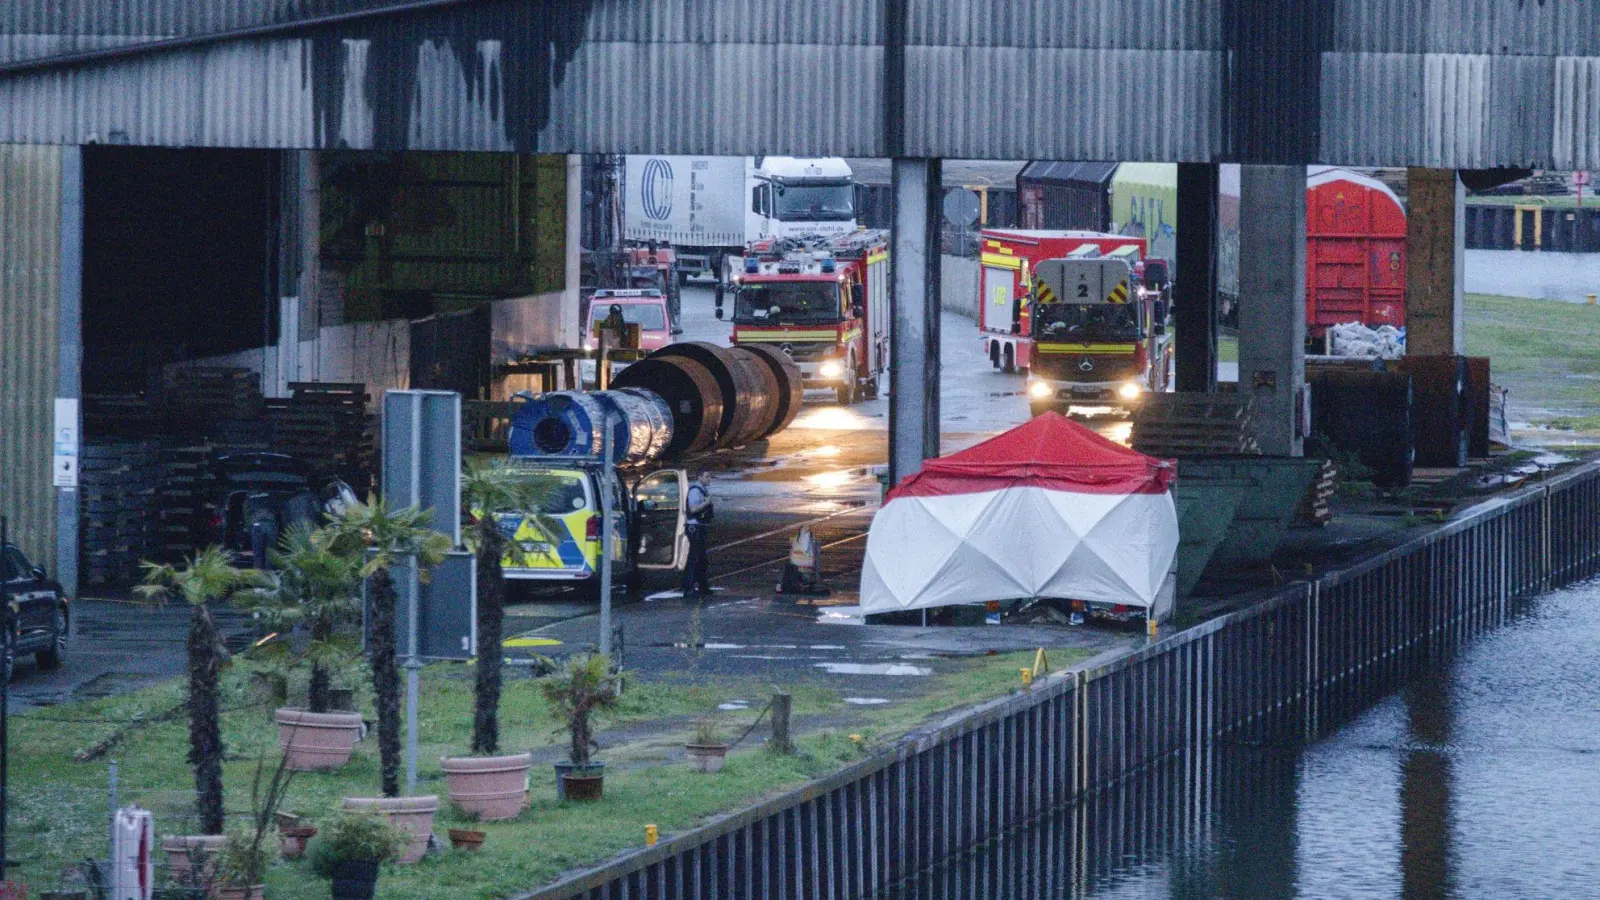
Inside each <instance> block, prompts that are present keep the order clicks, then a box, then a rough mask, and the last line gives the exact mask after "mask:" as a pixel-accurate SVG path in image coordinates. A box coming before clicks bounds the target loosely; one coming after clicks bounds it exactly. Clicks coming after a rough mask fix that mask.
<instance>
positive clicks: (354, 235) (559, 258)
mask: <svg viewBox="0 0 1600 900" xmlns="http://www.w3.org/2000/svg"><path fill="white" fill-rule="evenodd" d="M322 170H323V224H322V238H323V242H322V248H323V249H322V254H323V259H324V261H325V262H326V263H327V264H329V265H331V266H332V267H333V268H334V269H336V270H338V271H341V272H343V273H344V281H345V317H346V319H348V320H351V321H363V320H374V319H383V318H392V317H395V316H403V315H412V316H417V315H426V314H429V313H433V312H447V311H452V310H457V309H466V308H470V307H472V306H475V305H477V304H479V303H482V302H484V301H488V300H495V299H504V298H509V297H520V296H526V295H529V294H536V293H545V292H550V291H557V290H560V289H561V288H562V287H563V286H564V285H565V282H566V263H565V254H566V240H565V239H566V157H564V156H552V155H546V156H527V155H518V154H511V153H404V154H380V155H372V154H359V155H358V154H347V153H330V154H326V155H325V156H324V159H323V166H322ZM419 302H420V303H422V308H420V309H419V308H418V303H419Z"/></svg>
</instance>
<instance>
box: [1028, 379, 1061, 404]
mask: <svg viewBox="0 0 1600 900" xmlns="http://www.w3.org/2000/svg"><path fill="white" fill-rule="evenodd" d="M1054 394H1055V389H1054V388H1052V387H1050V385H1049V384H1048V383H1047V382H1043V381H1030V382H1028V396H1029V397H1035V398H1037V399H1040V400H1043V399H1045V398H1046V397H1050V396H1052V395H1054Z"/></svg>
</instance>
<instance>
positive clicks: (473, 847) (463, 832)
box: [450, 828, 484, 853]
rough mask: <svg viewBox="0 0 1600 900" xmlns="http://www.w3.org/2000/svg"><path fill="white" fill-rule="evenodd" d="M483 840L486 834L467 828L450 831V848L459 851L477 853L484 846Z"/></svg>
mask: <svg viewBox="0 0 1600 900" xmlns="http://www.w3.org/2000/svg"><path fill="white" fill-rule="evenodd" d="M483 839H484V833H483V832H481V831H472V830H470V829H467V828H452V829H450V846H452V847H454V848H456V849H457V850H465V851H467V852H468V853H477V852H478V848H479V847H482V846H483Z"/></svg>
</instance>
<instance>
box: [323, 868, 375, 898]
mask: <svg viewBox="0 0 1600 900" xmlns="http://www.w3.org/2000/svg"><path fill="white" fill-rule="evenodd" d="M332 880H333V900H372V897H373V895H374V894H376V893H377V888H378V863H377V861H376V860H371V859H346V860H341V861H339V862H336V863H334V864H333V879H332Z"/></svg>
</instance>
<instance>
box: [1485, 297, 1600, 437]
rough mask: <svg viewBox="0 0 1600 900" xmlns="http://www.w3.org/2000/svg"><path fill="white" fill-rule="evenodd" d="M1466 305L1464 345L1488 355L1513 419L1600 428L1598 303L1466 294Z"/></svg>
mask: <svg viewBox="0 0 1600 900" xmlns="http://www.w3.org/2000/svg"><path fill="white" fill-rule="evenodd" d="M1466 313H1467V326H1466V332H1467V353H1468V354H1469V355H1472V356H1488V357H1490V358H1491V363H1490V366H1491V372H1492V377H1493V378H1494V381H1495V383H1496V384H1499V385H1502V386H1504V387H1506V388H1508V389H1510V392H1511V393H1510V395H1509V397H1508V402H1509V403H1510V405H1511V407H1512V411H1513V413H1512V418H1513V419H1524V420H1527V421H1531V422H1533V423H1535V424H1543V425H1547V426H1550V427H1557V428H1567V429H1571V430H1578V431H1600V420H1597V419H1596V416H1600V307H1593V306H1585V305H1580V304H1574V303H1561V302H1558V301H1554V300H1525V299H1521V298H1517V297H1498V296H1492V295H1488V294H1468V295H1467V297H1466ZM1519 413H1520V415H1519Z"/></svg>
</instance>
